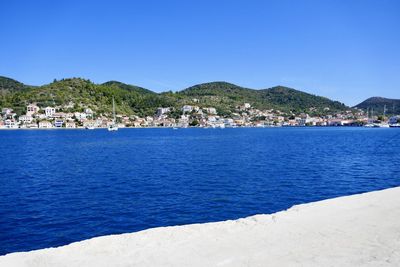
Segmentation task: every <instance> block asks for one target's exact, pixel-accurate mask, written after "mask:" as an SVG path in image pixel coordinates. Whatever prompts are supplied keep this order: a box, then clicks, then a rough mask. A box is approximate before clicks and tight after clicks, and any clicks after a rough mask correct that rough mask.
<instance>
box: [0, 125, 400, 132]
mask: <svg viewBox="0 0 400 267" xmlns="http://www.w3.org/2000/svg"><path fill="white" fill-rule="evenodd" d="M175 128H177V129H214V130H215V129H216V130H218V129H274V128H278V129H279V128H363V129H395V128H399V127H364V126H266V127H256V126H238V127H225V128H220V127H216V128H212V127H121V128H119V130H121V129H175ZM2 130H4V131H18V130H22V131H35V130H40V131H41V130H44V131H51V130H85V131H93V130H107V128H106V127H98V128H95V129H90V130H89V129H85V128H65V127H59V128H57V127H54V128H0V131H2Z"/></svg>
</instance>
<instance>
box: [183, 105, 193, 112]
mask: <svg viewBox="0 0 400 267" xmlns="http://www.w3.org/2000/svg"><path fill="white" fill-rule="evenodd" d="M192 111H193V107H192V106H189V105H184V106H183V107H182V112H192Z"/></svg>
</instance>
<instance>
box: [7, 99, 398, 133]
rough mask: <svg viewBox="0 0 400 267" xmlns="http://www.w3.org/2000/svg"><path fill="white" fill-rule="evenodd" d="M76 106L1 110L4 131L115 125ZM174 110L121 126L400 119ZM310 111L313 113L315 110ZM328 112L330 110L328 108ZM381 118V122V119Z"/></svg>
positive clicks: (394, 122)
mask: <svg viewBox="0 0 400 267" xmlns="http://www.w3.org/2000/svg"><path fill="white" fill-rule="evenodd" d="M71 105H73V104H72V103H69V104H68V105H65V106H54V107H51V106H48V107H39V106H38V105H36V104H34V103H32V104H29V105H27V106H26V112H25V114H23V115H20V116H17V114H16V113H15V112H13V109H12V108H3V109H2V110H1V112H2V113H1V119H0V129H30V128H40V129H55V128H86V129H93V128H106V127H108V126H109V125H111V124H113V123H114V122H113V119H111V117H112V115H110V114H95V112H93V110H92V109H90V108H83V110H82V112H68V113H66V112H63V110H66V109H67V108H68V107H70V106H71ZM172 111H174V109H173V108H171V107H160V108H158V109H157V110H156V111H155V114H154V116H147V117H144V118H141V117H139V116H127V115H122V114H117V115H116V123H117V124H118V127H120V128H124V127H177V128H178V127H181V128H186V127H204V128H225V127H280V126H368V125H369V126H371V127H372V126H375V127H379V126H382V125H387V126H389V125H390V126H398V125H399V124H398V123H399V122H400V116H393V117H391V118H387V119H382V116H381V117H380V118H379V117H378V116H373V115H371V114H365V112H364V111H362V110H357V109H352V110H347V111H345V112H342V113H337V114H333V115H326V116H310V115H308V114H307V113H302V114H286V113H283V112H280V111H279V110H258V109H256V108H253V107H252V106H251V104H250V103H244V104H243V105H241V106H238V107H236V109H235V112H233V113H232V114H231V115H230V116H229V117H226V116H220V115H219V114H218V113H217V110H216V108H213V107H204V108H201V107H199V106H195V105H184V106H182V107H181V110H180V111H179V116H178V118H173V117H172V116H170V114H171V113H172ZM310 111H313V110H312V108H311V109H310ZM325 111H329V108H326V109H325ZM378 119H380V120H378Z"/></svg>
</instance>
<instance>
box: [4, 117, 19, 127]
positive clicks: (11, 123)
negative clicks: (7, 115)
mask: <svg viewBox="0 0 400 267" xmlns="http://www.w3.org/2000/svg"><path fill="white" fill-rule="evenodd" d="M4 127H5V128H9V129H16V128H18V124H17V122H16V121H15V120H14V119H12V120H10V119H7V120H5V121H4Z"/></svg>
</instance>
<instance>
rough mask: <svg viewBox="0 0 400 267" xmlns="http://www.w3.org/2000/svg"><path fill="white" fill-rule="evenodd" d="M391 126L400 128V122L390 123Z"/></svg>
mask: <svg viewBox="0 0 400 267" xmlns="http://www.w3.org/2000/svg"><path fill="white" fill-rule="evenodd" d="M389 127H391V128H400V123H395V124H390V125H389Z"/></svg>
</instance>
